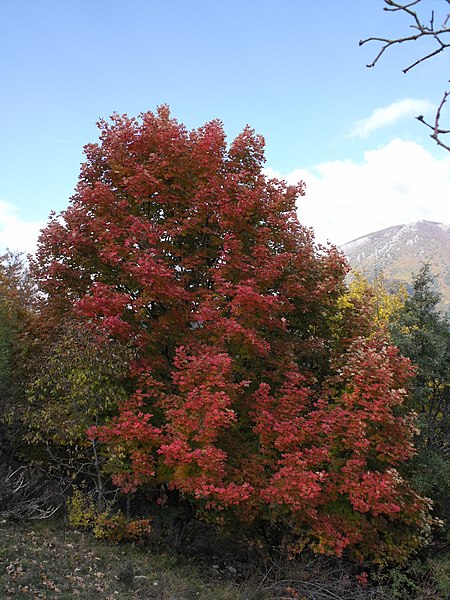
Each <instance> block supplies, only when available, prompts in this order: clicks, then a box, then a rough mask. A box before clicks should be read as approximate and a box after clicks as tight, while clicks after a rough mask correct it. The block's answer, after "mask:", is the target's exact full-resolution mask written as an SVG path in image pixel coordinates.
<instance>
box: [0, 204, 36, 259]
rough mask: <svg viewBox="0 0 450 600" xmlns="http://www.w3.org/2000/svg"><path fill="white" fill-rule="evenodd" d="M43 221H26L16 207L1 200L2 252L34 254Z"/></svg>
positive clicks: (0, 232) (0, 233) (0, 250)
mask: <svg viewBox="0 0 450 600" xmlns="http://www.w3.org/2000/svg"><path fill="white" fill-rule="evenodd" d="M44 225H45V223H44V222H43V221H24V220H22V219H21V218H20V216H19V214H18V210H17V208H16V207H15V206H13V205H12V204H10V203H9V202H5V201H4V200H0V252H4V251H5V250H6V249H7V248H8V249H9V250H12V251H19V252H26V253H31V254H32V253H34V251H35V250H36V242H37V238H38V235H39V231H40V229H42V227H44Z"/></svg>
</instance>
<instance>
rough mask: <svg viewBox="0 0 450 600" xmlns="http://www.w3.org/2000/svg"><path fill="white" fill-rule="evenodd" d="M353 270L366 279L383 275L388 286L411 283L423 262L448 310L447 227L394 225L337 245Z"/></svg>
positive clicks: (449, 258) (449, 256) (449, 247)
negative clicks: (426, 264) (431, 274)
mask: <svg viewBox="0 0 450 600" xmlns="http://www.w3.org/2000/svg"><path fill="white" fill-rule="evenodd" d="M341 249H342V251H343V252H344V254H345V255H346V257H347V259H348V261H349V263H350V266H351V267H352V269H353V270H355V271H359V272H360V273H362V274H363V275H365V276H366V277H367V278H368V279H369V280H373V279H374V278H375V277H376V276H378V275H381V274H382V275H383V277H384V279H385V281H386V282H387V283H388V284H389V283H391V284H395V285H396V284H399V283H401V284H404V285H406V286H407V287H408V286H409V285H410V284H411V281H412V278H413V275H414V274H415V273H417V272H418V270H419V269H420V267H421V265H422V264H423V263H424V262H427V263H429V265H430V268H431V271H432V273H433V274H434V275H435V277H436V280H437V288H438V290H437V291H438V292H439V293H440V294H441V296H442V302H443V305H444V306H445V308H446V310H449V309H450V225H445V224H443V223H437V222H435V221H417V222H415V223H408V224H403V225H395V226H393V227H388V228H386V229H382V230H381V231H375V232H373V233H370V234H368V235H365V236H362V237H359V238H357V239H355V240H352V241H351V242H348V243H347V244H344V245H343V246H341Z"/></svg>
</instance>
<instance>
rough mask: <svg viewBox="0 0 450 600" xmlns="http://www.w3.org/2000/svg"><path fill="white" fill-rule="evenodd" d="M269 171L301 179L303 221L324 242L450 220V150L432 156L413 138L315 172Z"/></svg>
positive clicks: (273, 175) (269, 172)
mask: <svg viewBox="0 0 450 600" xmlns="http://www.w3.org/2000/svg"><path fill="white" fill-rule="evenodd" d="M266 173H267V175H269V176H271V177H279V178H282V179H286V180H287V181H288V182H289V183H294V182H297V181H298V180H299V179H302V180H303V181H305V183H306V196H304V197H301V198H300V199H299V200H298V213H299V218H300V221H301V223H303V224H304V225H307V226H311V227H313V229H314V231H315V233H316V238H317V240H318V241H320V242H326V241H330V242H332V243H334V244H343V243H346V242H349V241H351V240H353V239H355V238H357V237H360V236H362V235H366V234H368V233H371V232H373V231H378V230H379V229H384V228H385V227H390V226H392V225H399V224H402V223H410V222H414V221H420V220H423V219H424V220H429V221H438V222H442V223H445V224H450V154H449V155H445V156H444V157H443V158H440V159H439V158H435V157H433V156H432V155H431V154H430V153H429V152H428V151H427V150H425V148H423V147H422V146H420V145H419V144H416V143H415V142H409V141H403V140H400V139H394V140H392V141H391V142H389V143H388V144H387V145H386V146H383V147H382V148H379V149H377V150H370V151H368V152H365V153H364V161H363V162H362V163H360V164H359V163H355V162H352V161H350V160H345V161H341V160H338V161H331V162H324V163H321V164H320V165H318V166H317V167H315V169H314V170H313V171H307V170H304V169H297V170H295V171H293V172H292V173H289V174H288V175H287V176H286V175H281V174H279V173H276V172H275V171H273V170H271V169H267V171H266Z"/></svg>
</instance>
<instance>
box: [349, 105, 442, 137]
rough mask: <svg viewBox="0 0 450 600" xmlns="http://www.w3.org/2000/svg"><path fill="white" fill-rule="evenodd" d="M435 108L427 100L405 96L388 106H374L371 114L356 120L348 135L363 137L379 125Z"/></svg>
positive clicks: (425, 112) (390, 123)
mask: <svg viewBox="0 0 450 600" xmlns="http://www.w3.org/2000/svg"><path fill="white" fill-rule="evenodd" d="M433 109H434V110H436V106H435V105H434V104H432V103H431V102H428V101H427V100H417V99H414V98H405V99H404V100H397V101H396V102H393V103H392V104H390V105H389V106H384V107H381V108H376V109H375V110H374V111H373V112H372V114H371V115H369V116H368V117H366V118H365V119H361V120H360V121H356V122H355V123H354V124H353V127H352V128H351V130H350V132H349V134H348V137H359V138H365V137H367V136H368V135H369V134H370V133H372V132H373V131H375V130H376V129H380V128H381V127H387V126H388V125H394V124H395V123H397V121H399V120H400V119H404V118H405V117H408V118H410V117H417V116H419V115H421V114H427V113H428V112H430V111H431V110H433Z"/></svg>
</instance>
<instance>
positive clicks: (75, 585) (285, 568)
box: [0, 517, 450, 600]
mask: <svg viewBox="0 0 450 600" xmlns="http://www.w3.org/2000/svg"><path fill="white" fill-rule="evenodd" d="M449 567H450V558H449V559H447V560H445V559H439V560H436V561H434V562H433V565H432V568H430V567H429V566H428V567H425V566H423V567H422V571H423V572H422V573H420V572H419V571H420V568H421V567H417V568H416V571H417V572H416V575H420V577H419V578H418V579H417V580H416V581H414V580H413V577H412V572H413V571H414V569H412V570H411V568H410V569H409V574H408V572H405V571H404V570H398V569H397V570H393V571H392V572H390V573H387V574H385V575H384V576H383V577H382V578H380V579H378V582H377V583H378V585H375V584H372V585H369V586H366V587H363V586H360V585H358V583H357V581H356V579H355V573H357V572H358V571H357V570H356V569H355V567H354V566H353V567H352V566H351V565H346V564H345V563H344V562H340V561H336V560H331V559H317V558H312V557H309V558H304V559H302V560H299V561H286V560H284V561H279V562H278V563H277V562H276V561H274V560H268V561H267V562H266V563H264V562H261V563H259V564H256V563H254V564H242V563H240V562H239V561H237V560H236V562H233V560H232V559H231V560H230V559H229V558H227V559H225V558H224V557H223V556H221V557H219V556H203V557H201V556H197V557H195V558H194V557H189V556H182V555H180V554H178V553H176V552H175V551H171V550H170V549H167V548H166V549H161V548H160V547H158V545H155V547H152V545H151V544H150V545H148V544H147V545H144V544H143V545H139V544H136V545H133V544H114V543H111V542H106V541H99V540H96V539H95V538H94V537H93V536H92V535H91V534H89V533H86V532H83V531H77V530H75V531H74V530H73V529H70V528H69V527H68V526H67V524H66V522H65V520H64V519H63V518H62V517H58V518H53V519H51V520H45V521H34V522H24V523H13V522H9V521H2V522H0V598H1V600H9V599H16V598H17V599H19V598H21V599H26V598H33V599H48V600H50V599H61V600H64V599H66V598H67V599H70V598H78V599H80V600H92V599H93V598H98V599H102V600H126V599H127V600H128V599H133V598H142V599H146V600H292V599H294V600H341V599H342V600H395V599H399V600H403V599H405V598H408V600H413V599H415V600H446V599H447V598H450V569H449ZM374 582H375V583H376V580H374Z"/></svg>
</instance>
